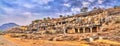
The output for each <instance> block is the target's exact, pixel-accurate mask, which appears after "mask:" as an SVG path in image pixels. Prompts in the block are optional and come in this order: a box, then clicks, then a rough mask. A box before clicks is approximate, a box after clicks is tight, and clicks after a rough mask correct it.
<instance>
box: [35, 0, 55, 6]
mask: <svg viewBox="0 0 120 46" xmlns="http://www.w3.org/2000/svg"><path fill="white" fill-rule="evenodd" d="M52 1H54V0H33V2H37V3H38V4H41V5H42V4H48V3H49V2H52Z"/></svg>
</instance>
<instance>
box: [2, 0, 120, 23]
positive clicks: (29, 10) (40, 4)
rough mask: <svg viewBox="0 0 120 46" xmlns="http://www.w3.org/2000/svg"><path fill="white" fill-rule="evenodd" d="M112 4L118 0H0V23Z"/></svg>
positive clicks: (31, 19)
mask: <svg viewBox="0 0 120 46" xmlns="http://www.w3.org/2000/svg"><path fill="white" fill-rule="evenodd" d="M114 6H120V0H0V25H2V24H4V23H16V24H18V25H28V24H30V23H31V22H32V21H33V20H36V19H42V18H45V17H52V18H55V17H58V16H59V15H71V14H77V13H80V9H81V8H82V7H88V8H89V10H91V9H93V8H94V7H100V8H110V7H114Z"/></svg>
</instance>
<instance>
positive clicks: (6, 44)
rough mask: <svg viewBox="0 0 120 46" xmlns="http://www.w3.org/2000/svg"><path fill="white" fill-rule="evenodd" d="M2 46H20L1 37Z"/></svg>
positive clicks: (0, 43) (0, 44)
mask: <svg viewBox="0 0 120 46" xmlns="http://www.w3.org/2000/svg"><path fill="white" fill-rule="evenodd" d="M0 46H18V45H17V44H14V43H12V42H10V41H8V40H6V39H5V38H4V37H2V36H0Z"/></svg>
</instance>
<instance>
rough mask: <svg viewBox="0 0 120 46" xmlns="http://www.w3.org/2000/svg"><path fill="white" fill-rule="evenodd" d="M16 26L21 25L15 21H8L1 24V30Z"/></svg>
mask: <svg viewBox="0 0 120 46" xmlns="http://www.w3.org/2000/svg"><path fill="white" fill-rule="evenodd" d="M15 26H19V25H17V24H15V23H6V24H3V25H1V26H0V30H2V31H5V30H7V29H9V28H12V27H15Z"/></svg>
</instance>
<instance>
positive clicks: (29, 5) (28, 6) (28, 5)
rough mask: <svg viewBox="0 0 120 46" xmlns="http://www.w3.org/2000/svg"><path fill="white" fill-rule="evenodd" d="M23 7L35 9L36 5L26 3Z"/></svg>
mask: <svg viewBox="0 0 120 46" xmlns="http://www.w3.org/2000/svg"><path fill="white" fill-rule="evenodd" d="M23 6H24V7H26V8H33V7H35V5H34V4H30V3H25V4H24V5H23Z"/></svg>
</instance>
